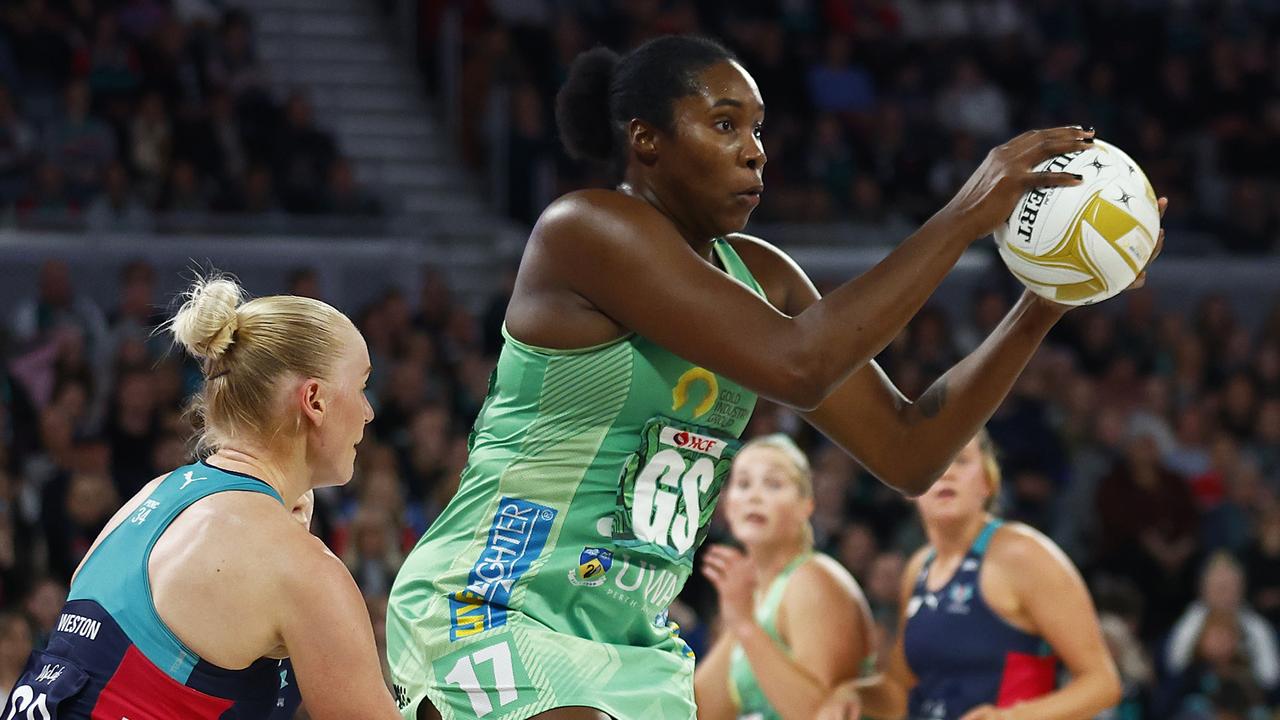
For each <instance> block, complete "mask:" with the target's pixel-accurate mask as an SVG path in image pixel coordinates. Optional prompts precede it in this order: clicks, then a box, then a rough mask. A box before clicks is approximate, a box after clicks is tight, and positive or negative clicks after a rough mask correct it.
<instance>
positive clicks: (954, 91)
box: [937, 58, 1010, 147]
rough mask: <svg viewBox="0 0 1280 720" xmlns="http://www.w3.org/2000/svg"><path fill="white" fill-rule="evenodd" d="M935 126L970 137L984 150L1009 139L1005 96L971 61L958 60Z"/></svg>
mask: <svg viewBox="0 0 1280 720" xmlns="http://www.w3.org/2000/svg"><path fill="white" fill-rule="evenodd" d="M937 103H938V104H937V113H938V124H939V125H940V126H942V127H943V128H945V129H947V130H951V131H959V132H964V133H968V134H970V135H972V136H973V137H974V138H975V139H976V140H977V141H978V143H979V144H981V145H983V146H984V147H989V146H990V145H992V144H994V143H996V142H999V141H1000V139H1001V138H1004V137H1007V136H1008V135H1009V132H1010V131H1009V104H1008V102H1007V101H1006V99H1005V94H1004V92H1003V91H1002V90H1000V88H999V87H997V86H996V85H995V84H994V83H992V82H991V80H990V79H988V78H987V76H986V74H985V73H983V71H982V68H981V67H980V66H979V65H978V63H977V62H975V61H974V60H973V59H972V58H961V59H960V61H959V62H957V63H956V65H955V69H954V70H953V71H952V77H951V83H950V84H949V85H947V87H945V88H943V89H942V92H941V93H940V94H939V95H938V101H937Z"/></svg>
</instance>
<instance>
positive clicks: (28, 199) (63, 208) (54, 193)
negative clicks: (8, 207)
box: [17, 160, 82, 226]
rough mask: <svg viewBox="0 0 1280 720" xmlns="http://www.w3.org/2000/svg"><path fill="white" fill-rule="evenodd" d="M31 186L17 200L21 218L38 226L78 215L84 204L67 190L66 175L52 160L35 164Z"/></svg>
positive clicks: (72, 218) (68, 219) (62, 221)
mask: <svg viewBox="0 0 1280 720" xmlns="http://www.w3.org/2000/svg"><path fill="white" fill-rule="evenodd" d="M32 185H33V186H32V187H31V188H30V189H29V190H28V191H27V192H26V193H24V194H23V195H22V196H21V197H19V198H18V201H17V210H18V217H19V218H20V219H22V220H24V221H27V222H30V223H31V224H33V225H37V226H45V225H47V226H56V225H58V224H63V223H67V222H68V221H70V220H74V219H75V218H77V217H79V215H80V211H81V209H82V205H81V204H80V202H78V201H77V200H75V199H74V198H73V197H72V195H71V193H70V191H68V190H67V181H66V175H65V174H64V173H63V171H62V168H61V167H60V166H59V165H57V164H55V163H54V162H53V161H51V160H44V161H42V162H40V163H39V164H38V165H37V166H36V170H35V178H34V182H33V183H32Z"/></svg>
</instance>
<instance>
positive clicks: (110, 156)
mask: <svg viewBox="0 0 1280 720" xmlns="http://www.w3.org/2000/svg"><path fill="white" fill-rule="evenodd" d="M64 99H65V103H66V104H65V109H64V112H63V115H62V117H61V118H59V119H58V120H57V121H56V122H55V123H53V125H52V126H51V127H50V128H49V137H48V142H47V146H48V152H49V157H50V159H51V160H53V161H54V162H56V163H57V164H58V166H59V167H60V168H62V170H63V171H64V172H65V173H66V179H67V192H68V194H69V196H70V198H71V199H72V200H74V201H76V202H77V203H82V202H84V201H85V200H86V199H87V198H88V197H90V196H91V195H93V193H95V192H96V191H97V190H98V189H99V188H100V187H101V186H102V179H103V175H104V174H105V172H106V169H107V165H109V164H110V163H111V161H112V160H114V159H115V158H116V139H115V135H114V134H113V133H112V132H111V128H110V127H108V126H107V125H106V124H105V123H103V122H102V121H101V120H99V119H97V118H96V117H94V116H93V115H90V114H89V110H90V102H91V101H92V97H91V95H90V92H89V85H88V84H87V83H86V82H84V81H83V80H73V81H72V82H71V83H70V84H68V85H67V89H66V94H65V96H64Z"/></svg>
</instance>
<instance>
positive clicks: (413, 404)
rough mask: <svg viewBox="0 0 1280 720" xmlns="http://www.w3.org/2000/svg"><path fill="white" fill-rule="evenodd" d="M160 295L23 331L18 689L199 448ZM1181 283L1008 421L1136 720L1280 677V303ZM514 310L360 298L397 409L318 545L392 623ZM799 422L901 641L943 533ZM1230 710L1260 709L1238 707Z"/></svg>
mask: <svg viewBox="0 0 1280 720" xmlns="http://www.w3.org/2000/svg"><path fill="white" fill-rule="evenodd" d="M155 286H156V278H155V274H154V270H153V269H152V268H151V267H150V266H148V265H147V264H145V263H142V262H136V263H132V264H129V265H128V266H126V267H125V268H124V270H123V271H122V272H121V274H120V277H119V291H118V297H117V298H116V299H115V300H114V302H113V303H111V304H109V305H107V306H106V307H103V306H100V305H99V304H98V303H96V302H94V300H93V299H92V298H89V297H85V296H83V295H81V294H78V293H77V291H76V283H75V282H74V278H72V277H70V276H69V271H68V269H67V267H66V266H65V265H63V264H61V263H59V262H57V261H50V262H48V263H46V264H45V266H44V267H43V268H42V270H41V273H40V277H39V293H38V295H37V296H35V297H31V298H29V299H28V300H27V301H26V302H24V303H22V304H21V305H20V306H18V307H16V308H14V309H13V312H12V314H11V316H10V317H9V318H8V322H7V325H6V326H5V332H4V336H5V339H4V342H3V344H2V345H0V347H2V348H3V350H2V351H0V357H2V358H3V361H4V362H3V370H2V372H0V438H3V441H2V442H0V605H2V606H3V607H4V608H5V611H4V613H3V615H0V685H5V683H11V682H12V680H13V679H14V677H15V673H17V672H18V670H19V669H20V667H21V664H22V660H23V658H25V657H26V649H25V648H27V647H28V646H29V644H30V643H39V642H40V641H41V638H42V637H43V636H44V634H45V633H47V632H48V631H49V628H50V627H51V626H52V623H53V622H54V621H55V620H56V613H57V611H58V608H59V607H60V601H59V598H60V597H61V596H62V594H64V593H65V592H66V583H67V581H68V578H69V576H70V574H71V572H72V571H73V570H74V568H75V567H76V565H77V563H78V562H79V560H80V558H81V557H82V556H83V554H84V553H85V551H86V550H87V548H88V547H89V544H90V543H91V542H92V540H93V538H94V537H95V535H96V533H97V532H98V531H99V529H100V528H101V527H102V526H103V524H104V523H105V522H106V521H107V520H108V518H110V516H111V514H112V513H113V512H114V510H115V509H116V507H117V506H118V504H119V503H120V501H121V498H125V497H128V496H129V495H131V494H132V493H133V492H135V491H136V490H137V489H138V488H139V487H141V486H142V485H143V484H144V483H145V482H147V480H149V479H150V478H151V477H153V476H155V475H156V474H157V473H159V472H162V471H164V470H165V469H166V468H172V467H176V466H179V465H181V464H183V462H184V460H185V459H186V458H187V457H188V453H189V452H190V444H189V443H188V442H187V440H188V437H189V435H190V433H191V427H190V425H189V421H188V420H187V419H186V418H185V417H184V415H183V412H182V409H183V403H184V397H185V396H186V395H187V394H189V393H190V392H191V391H192V389H193V388H195V387H197V384H198V383H199V382H200V377H201V376H200V373H199V370H198V368H196V367H195V366H194V365H192V364H189V363H185V362H183V361H182V360H180V359H179V353H177V352H176V351H174V350H173V349H171V348H170V347H169V346H168V344H167V341H166V340H165V338H164V337H162V336H157V335H153V334H151V333H150V329H151V328H152V327H154V326H155V325H156V324H157V323H159V322H161V321H162V320H163V319H164V316H163V314H162V313H161V312H160V311H158V308H161V307H163V306H164V305H165V304H166V303H167V300H168V299H167V298H161V297H157V296H156V291H155ZM259 290H261V291H263V292H267V291H271V290H280V291H287V292H292V293H296V294H304V295H311V296H315V295H317V294H318V290H319V285H318V280H317V276H316V275H315V273H314V272H313V271H310V270H306V269H301V270H299V271H297V272H296V273H294V274H293V275H292V276H291V277H290V280H289V286H288V287H282V288H262V289H259ZM1161 292H1167V290H1162V289H1160V288H1159V287H1157V288H1154V289H1148V290H1143V291H1138V292H1131V293H1129V294H1127V295H1125V296H1123V297H1122V298H1121V299H1119V300H1116V301H1113V302H1112V303H1110V304H1108V305H1103V306H1100V307H1097V308H1091V309H1082V310H1077V311H1074V312H1072V313H1069V314H1068V315H1067V316H1066V319H1065V320H1064V322H1063V323H1062V324H1061V325H1060V326H1059V327H1058V328H1056V329H1055V331H1054V332H1053V334H1052V335H1051V337H1050V339H1049V341H1048V342H1047V343H1046V345H1045V347H1044V348H1043V349H1042V351H1041V352H1040V353H1039V354H1038V355H1037V356H1036V358H1035V360H1034V361H1033V362H1032V363H1031V365H1030V366H1029V367H1028V369H1027V370H1026V372H1025V373H1024V375H1023V377H1022V378H1021V380H1019V382H1018V384H1017V387H1016V389H1015V391H1014V392H1013V394H1012V395H1011V396H1010V398H1009V400H1008V401H1007V402H1006V403H1005V404H1004V405H1003V406H1002V407H1001V408H1000V410H999V412H998V413H997V414H996V416H995V417H994V418H993V419H992V421H991V423H990V425H989V427H990V430H991V433H992V435H993V437H994V438H995V440H996V442H997V444H998V446H999V448H1000V450H1001V456H1002V464H1003V470H1004V478H1005V479H1004V484H1003V492H1002V499H1001V507H1002V511H1001V512H1002V514H1003V515H1004V516H1005V517H1008V518H1012V519H1017V520H1021V521H1023V522H1027V523H1030V524H1032V525H1034V526H1036V527H1038V528H1040V529H1041V530H1043V531H1044V532H1046V533H1048V534H1050V535H1051V536H1052V537H1053V538H1054V539H1055V540H1057V541H1058V542H1059V543H1060V544H1061V545H1062V547H1063V548H1064V549H1066V551H1067V552H1068V553H1070V555H1071V556H1072V557H1073V559H1074V560H1075V561H1076V563H1077V564H1078V565H1079V566H1080V567H1081V568H1082V570H1083V572H1084V573H1085V576H1086V578H1087V579H1088V580H1089V582H1090V586H1091V589H1092V591H1093V593H1094V597H1095V599H1096V601H1097V604H1098V608H1099V611H1100V612H1101V614H1102V617H1103V623H1104V628H1105V629H1106V633H1107V639H1108V641H1109V643H1110V644H1111V647H1112V649H1113V651H1114V652H1115V654H1116V657H1117V659H1118V661H1119V663H1120V667H1121V668H1122V671H1123V674H1124V679H1125V682H1126V691H1127V694H1126V697H1125V705H1124V707H1123V708H1122V709H1121V710H1120V711H1118V714H1116V715H1115V716H1114V717H1116V718H1161V719H1164V718H1187V719H1191V718H1223V717H1240V718H1246V717H1254V715H1249V714H1247V713H1248V712H1250V711H1252V712H1254V713H1255V714H1256V713H1261V712H1263V709H1264V708H1267V707H1269V705H1268V703H1269V702H1271V701H1272V700H1274V699H1275V698H1276V691H1277V688H1278V687H1280V652H1278V651H1277V642H1276V628H1277V627H1278V626H1277V622H1280V303H1277V305H1276V309H1275V310H1274V311H1272V312H1271V314H1270V316H1269V318H1268V320H1267V321H1266V322H1265V323H1264V324H1263V325H1262V326H1261V327H1257V328H1249V327H1245V326H1243V325H1241V324H1240V323H1239V322H1238V321H1237V320H1236V319H1235V316H1234V313H1233V311H1232V308H1231V307H1230V305H1229V304H1228V303H1227V302H1226V301H1225V300H1224V299H1223V298H1221V297H1216V296H1209V297H1205V298H1203V299H1202V300H1201V301H1200V303H1199V306H1198V309H1197V311H1196V312H1195V313H1194V314H1193V315H1191V316H1187V317H1183V316H1181V315H1177V314H1170V313H1166V312H1163V311H1162V310H1161V309H1160V303H1159V302H1158V295H1159V293H1161ZM505 303H506V297H505V295H503V294H499V295H497V296H495V297H494V298H493V301H492V303H491V305H490V307H489V309H488V310H487V311H486V312H485V313H483V315H482V316H481V317H474V316H473V315H472V314H471V313H469V312H468V311H467V310H466V309H465V308H464V307H462V306H461V305H459V304H458V303H456V302H455V301H454V300H453V299H452V297H451V293H450V290H449V287H448V283H447V279H446V276H444V275H443V274H442V273H440V272H438V271H436V270H431V269H427V270H424V272H423V274H422V282H421V285H420V287H418V288H412V289H405V290H389V291H388V292H387V293H386V294H385V295H383V296H382V297H381V298H380V299H378V300H377V301H376V302H373V303H371V304H370V305H368V306H366V307H361V308H346V310H347V311H348V312H350V313H351V314H352V317H353V318H354V319H355V320H356V322H357V324H358V326H359V327H360V329H361V331H362V332H363V333H364V336H365V338H366V339H367V341H368V344H369V349H370V354H371V357H372V359H373V366H374V373H373V377H372V379H371V381H370V389H369V396H370V399H371V400H372V402H373V404H374V407H375V408H376V411H377V417H376V419H375V420H374V422H373V423H372V424H371V425H370V426H369V428H368V431H367V432H366V435H365V440H364V442H363V443H362V445H361V447H360V453H359V457H358V461H357V471H356V477H355V479H354V480H353V481H352V482H351V484H350V485H348V486H347V487H345V488H331V489H328V490H326V491H323V492H321V493H320V494H319V496H318V497H317V512H316V516H315V520H314V524H313V530H314V531H315V532H316V533H317V534H318V535H319V536H320V537H322V538H324V539H325V540H326V542H328V543H329V545H330V546H331V547H332V548H333V550H334V551H335V553H337V554H338V555H339V556H340V557H342V558H344V559H345V560H346V562H347V564H348V566H349V567H350V569H351V571H352V573H353V574H354V576H355V577H356V579H357V581H358V583H359V585H360V587H361V588H362V589H363V590H364V592H365V593H366V595H367V598H368V602H369V607H370V610H371V612H372V613H373V616H374V620H375V624H376V625H377V626H378V627H379V630H380V629H381V622H380V617H381V614H382V613H383V612H384V610H385V603H386V596H387V591H388V589H389V586H390V583H391V582H392V580H393V579H394V577H395V573H396V570H397V568H398V566H399V563H400V561H401V559H402V558H403V557H404V555H405V554H406V553H407V552H408V550H409V549H410V548H411V547H412V546H413V544H414V542H415V541H416V539H417V538H418V537H419V536H420V535H421V534H422V533H423V532H424V530H425V529H426V528H427V527H428V526H429V525H430V524H431V522H432V520H433V518H434V517H435V516H436V515H437V514H438V513H439V511H440V509H441V507H442V506H443V505H444V504H445V503H446V502H447V501H448V499H449V498H450V497H451V496H452V493H453V492H454V490H455V489H456V484H457V481H458V475H459V472H460V470H461V469H462V466H463V464H464V463H465V462H466V455H467V434H468V431H469V429H470V425H471V422H472V420H473V419H474V418H475V416H476V414H477V412H478V411H479V408H480V405H481V403H482V402H483V400H484V397H485V394H486V391H487V386H488V379H489V375H490V372H491V370H492V368H493V366H494V359H495V356H496V352H497V351H498V349H499V347H500V342H501V341H500V332H499V327H500V323H501V319H502V313H503V310H504V309H505ZM1007 307H1008V298H1007V297H1006V296H1005V295H1003V294H1002V293H1000V292H998V291H995V290H990V289H984V290H981V291H979V292H978V294H976V295H975V296H974V297H973V299H972V303H971V305H970V306H969V307H967V308H953V309H951V310H950V311H947V310H943V309H941V308H936V307H930V308H927V309H926V310H925V311H924V312H923V313H922V314H921V315H920V316H919V317H918V318H917V319H916V320H915V321H914V322H912V323H911V325H910V327H909V328H908V329H907V330H906V331H904V332H903V333H902V334H901V336H900V337H899V338H897V340H895V342H894V343H893V344H892V345H891V346H890V347H889V348H888V349H886V351H885V352H884V353H883V354H882V356H881V357H880V361H881V362H882V364H883V365H884V367H885V368H886V370H887V371H888V372H889V374H890V376H891V377H892V378H894V380H895V381H896V382H897V383H898V385H899V386H900V387H901V388H902V390H903V391H904V392H905V393H907V394H908V395H914V394H917V393H919V392H920V391H921V390H922V389H923V388H924V387H926V386H927V384H928V383H929V382H930V381H931V380H932V379H933V378H934V377H936V375H937V374H939V373H940V372H941V371H942V370H944V369H945V368H947V367H948V366H949V365H950V363H952V362H953V361H954V360H956V359H957V358H958V357H959V355H960V353H963V352H964V351H966V350H967V349H968V348H970V347H972V346H973V345H974V344H975V343H977V342H978V341H979V340H980V339H981V338H982V337H984V336H985V334H986V333H987V332H988V331H989V330H990V329H991V328H992V327H993V325H994V324H995V323H996V322H997V321H998V319H999V318H1000V317H1001V315H1002V314H1003V312H1004V310H1005V309H1006V308H1007ZM778 430H781V431H784V432H788V433H791V434H792V435H794V436H795V437H797V438H798V439H799V440H800V441H801V442H802V444H803V445H804V446H805V447H807V448H808V449H809V451H810V453H811V456H812V458H813V464H814V468H815V477H814V485H815V493H816V496H817V498H818V502H817V508H818V510H817V514H816V516H815V517H814V519H813V524H814V530H815V537H816V540H817V544H818V546H819V547H820V548H821V549H824V550H825V551H827V552H829V553H830V554H832V555H833V556H835V557H836V558H838V559H839V560H840V561H841V562H842V563H843V564H844V565H845V566H846V567H848V569H849V570H850V571H851V572H852V573H853V574H854V575H855V576H856V577H857V578H858V580H859V581H860V582H861V584H862V586H863V588H864V589H865V591H866V593H867V595H868V597H869V599H870V601H871V603H872V607H873V609H874V612H875V615H876V617H877V619H878V621H879V622H880V623H881V625H882V626H883V628H884V632H885V633H886V634H887V633H888V632H890V630H891V629H892V626H893V624H894V622H895V618H896V617H897V602H898V599H897V593H898V588H899V578H900V574H901V572H902V567H903V563H904V560H905V558H906V557H907V556H908V555H909V553H910V552H911V551H912V550H913V549H914V548H916V547H918V546H919V545H920V544H921V543H922V542H923V536H922V534H921V530H920V527H919V524H918V522H917V521H916V519H915V515H914V511H913V509H912V507H911V504H910V503H909V502H907V501H905V500H903V499H902V498H901V497H900V496H898V495H897V494H896V493H894V492H892V491H890V490H888V489H887V488H886V487H884V486H882V485H880V484H879V483H878V482H876V481H875V480H874V479H873V478H871V477H869V476H868V475H867V474H866V473H865V472H863V471H861V470H860V469H859V467H858V466H857V464H856V463H855V462H854V461H853V460H851V459H850V458H848V457H847V456H845V455H844V454H843V453H842V452H840V451H838V450H836V449H835V448H834V447H832V446H830V445H829V444H827V443H825V442H824V441H823V440H822V438H821V437H819V436H818V435H817V434H816V433H814V432H813V431H812V430H810V429H809V428H808V427H807V426H805V425H803V423H802V421H800V420H799V418H798V417H797V416H796V415H795V414H793V413H791V412H790V411H787V410H785V409H783V408H780V407H778V406H775V405H772V404H770V403H768V402H765V401H761V403H760V405H759V407H758V408H757V411H756V414H755V417H754V419H753V420H752V424H751V426H750V427H749V429H748V432H747V436H748V437H749V436H754V435H758V434H761V433H766V432H772V431H778ZM716 532H717V533H719V534H721V536H723V532H724V529H723V527H718V528H717V529H716ZM694 577H695V580H694V581H692V582H691V584H690V585H689V587H688V588H686V591H685V592H684V594H683V595H682V596H681V598H680V600H679V601H678V603H677V606H676V607H675V608H674V609H673V616H674V617H676V618H678V619H679V620H680V624H681V626H682V628H684V629H685V630H686V631H687V633H688V637H689V639H690V641H691V643H692V644H693V645H694V646H695V647H700V646H701V644H702V643H705V641H706V636H707V632H708V628H709V624H710V623H711V622H713V617H712V615H713V613H714V607H715V603H714V597H713V595H712V594H711V593H710V591H709V589H708V588H707V587H706V586H705V585H704V584H703V583H702V582H701V581H700V580H699V579H697V578H699V576H698V575H695V576H694ZM6 687H7V686H6ZM1215 709H1216V710H1215ZM1228 709H1236V710H1237V711H1239V712H1238V714H1236V715H1224V714H1217V715H1214V714H1213V712H1215V711H1216V712H1220V713H1221V712H1226V711H1227V710H1228Z"/></svg>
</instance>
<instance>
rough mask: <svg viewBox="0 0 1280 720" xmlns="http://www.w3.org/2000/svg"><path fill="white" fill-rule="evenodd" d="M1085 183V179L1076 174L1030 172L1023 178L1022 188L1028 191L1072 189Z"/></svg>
mask: <svg viewBox="0 0 1280 720" xmlns="http://www.w3.org/2000/svg"><path fill="white" fill-rule="evenodd" d="M1081 182H1084V178H1083V177H1081V176H1079V175H1076V174H1075V173H1065V172H1029V173H1027V174H1026V175H1023V176H1022V187H1023V188H1024V189H1026V190H1030V189H1032V188H1038V187H1070V186H1072V185H1079V184H1080V183H1081Z"/></svg>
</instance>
